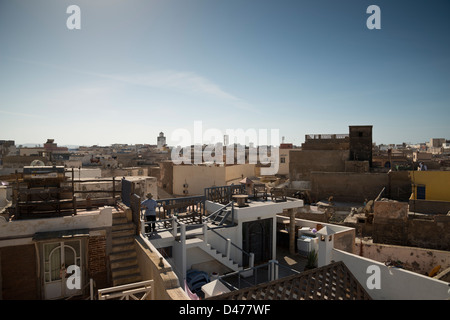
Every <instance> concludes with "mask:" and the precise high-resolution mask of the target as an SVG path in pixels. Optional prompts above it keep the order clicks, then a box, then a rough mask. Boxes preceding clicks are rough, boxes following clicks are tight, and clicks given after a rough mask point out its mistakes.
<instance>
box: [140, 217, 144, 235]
mask: <svg viewBox="0 0 450 320" xmlns="http://www.w3.org/2000/svg"><path fill="white" fill-rule="evenodd" d="M140 220H141V234H143V235H144V234H145V219H140Z"/></svg>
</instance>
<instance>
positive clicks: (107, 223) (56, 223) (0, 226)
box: [0, 207, 112, 246]
mask: <svg viewBox="0 0 450 320" xmlns="http://www.w3.org/2000/svg"><path fill="white" fill-rule="evenodd" d="M111 226H112V207H104V208H100V209H98V210H95V211H91V212H85V213H82V214H77V215H71V216H63V217H57V218H42V219H26V220H25V219H24V220H12V221H7V220H6V219H5V218H3V217H0V246H9V245H13V242H17V241H19V242H21V244H24V243H25V242H27V241H31V238H32V237H33V235H34V234H35V233H37V232H51V231H65V230H74V229H90V230H95V229H104V228H108V227H111Z"/></svg>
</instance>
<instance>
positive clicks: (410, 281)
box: [332, 249, 450, 300]
mask: <svg viewBox="0 0 450 320" xmlns="http://www.w3.org/2000/svg"><path fill="white" fill-rule="evenodd" d="M332 254H333V256H332V259H333V260H334V261H342V262H344V263H345V265H346V266H347V267H348V268H349V270H350V272H351V273H352V274H353V275H354V276H355V277H356V279H357V280H358V281H359V283H360V284H361V285H362V286H363V287H364V289H365V290H366V291H367V293H368V294H369V295H370V296H371V297H372V299H374V300H448V299H450V286H449V284H448V282H444V281H441V280H437V279H433V278H431V277H427V276H424V275H420V274H418V273H414V272H411V271H408V270H404V269H400V268H393V267H389V266H386V265H385V264H383V263H380V262H377V261H374V260H371V259H367V258H363V257H360V256H358V255H355V254H351V253H348V252H344V251H341V250H337V249H333V251H332Z"/></svg>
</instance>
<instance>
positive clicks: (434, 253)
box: [354, 241, 450, 274]
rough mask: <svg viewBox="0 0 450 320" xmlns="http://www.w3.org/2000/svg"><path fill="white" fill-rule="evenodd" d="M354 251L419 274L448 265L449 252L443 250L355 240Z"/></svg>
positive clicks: (449, 265)
mask: <svg viewBox="0 0 450 320" xmlns="http://www.w3.org/2000/svg"><path fill="white" fill-rule="evenodd" d="M354 253H355V254H360V253H361V255H362V256H363V257H365V258H369V259H373V260H375V261H378V262H387V261H393V262H396V263H397V264H399V265H401V266H402V267H403V268H404V269H406V270H410V271H413V272H417V273H420V274H429V273H430V271H431V270H433V268H434V267H436V266H438V265H440V266H441V271H442V270H444V269H446V268H447V267H450V252H449V251H443V250H433V249H424V248H416V247H405V246H396V245H389V244H380V243H368V242H364V241H357V242H356V243H355V251H354Z"/></svg>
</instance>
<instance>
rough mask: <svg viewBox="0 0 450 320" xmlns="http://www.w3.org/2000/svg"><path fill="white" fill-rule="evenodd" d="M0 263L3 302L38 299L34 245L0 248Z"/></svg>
mask: <svg viewBox="0 0 450 320" xmlns="http://www.w3.org/2000/svg"><path fill="white" fill-rule="evenodd" d="M0 263H1V266H0V271H1V275H0V277H1V284H2V286H1V289H2V298H3V299H4V300H35V299H39V293H38V292H39V290H38V286H37V267H36V266H37V263H36V250H35V248H34V245H22V246H12V247H4V248H0Z"/></svg>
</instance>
